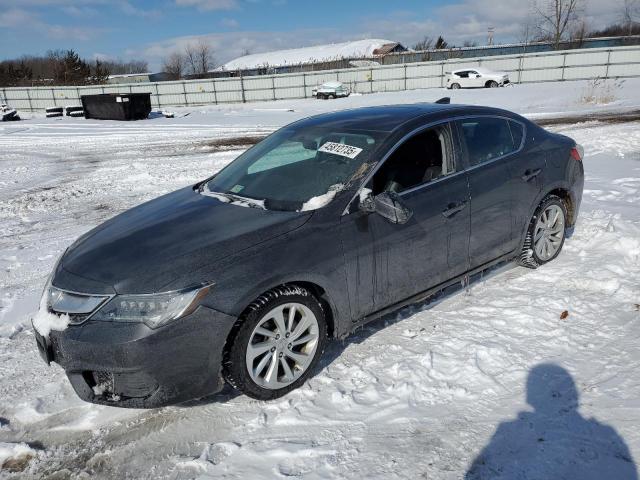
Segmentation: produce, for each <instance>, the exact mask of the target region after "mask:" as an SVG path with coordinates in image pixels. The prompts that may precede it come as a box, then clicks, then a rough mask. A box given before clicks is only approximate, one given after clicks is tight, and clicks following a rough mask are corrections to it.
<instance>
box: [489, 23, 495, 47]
mask: <svg viewBox="0 0 640 480" xmlns="http://www.w3.org/2000/svg"><path fill="white" fill-rule="evenodd" d="M493 32H495V27H489V28H488V29H487V45H493Z"/></svg>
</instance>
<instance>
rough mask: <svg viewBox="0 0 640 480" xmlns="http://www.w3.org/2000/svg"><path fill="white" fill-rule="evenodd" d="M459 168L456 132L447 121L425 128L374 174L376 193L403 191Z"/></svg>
mask: <svg viewBox="0 0 640 480" xmlns="http://www.w3.org/2000/svg"><path fill="white" fill-rule="evenodd" d="M455 171H456V166H455V155H454V148H453V135H452V133H451V126H450V124H448V123H446V124H443V125H438V126H436V127H433V128H429V129H426V130H423V131H422V132H419V133H417V134H415V135H414V136H413V137H411V138H409V139H408V140H406V141H405V142H404V143H403V144H402V145H400V146H399V147H398V148H397V149H396V151H395V152H393V153H392V154H391V156H390V157H389V158H387V160H386V161H385V162H384V164H383V165H382V166H381V167H380V169H379V170H378V171H377V172H376V173H375V174H374V176H373V179H372V182H371V187H370V188H371V190H372V191H373V195H377V194H379V193H382V192H384V191H391V192H395V193H400V192H403V191H405V190H408V189H410V188H413V187H416V186H419V185H422V184H426V183H429V182H431V181H433V180H435V179H437V178H440V177H443V176H446V175H449V174H451V173H453V172H455Z"/></svg>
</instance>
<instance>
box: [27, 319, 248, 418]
mask: <svg viewBox="0 0 640 480" xmlns="http://www.w3.org/2000/svg"><path fill="white" fill-rule="evenodd" d="M235 320H236V319H235V318H234V317H231V316H229V315H225V314H223V313H221V312H218V311H215V310H212V309H210V308H207V307H204V306H200V307H198V309H197V310H196V311H195V312H193V313H192V314H191V315H188V316H186V317H184V318H181V319H179V320H176V321H174V322H172V323H170V324H169V325H166V326H164V327H160V328H158V329H155V330H153V329H150V328H148V327H147V326H146V325H144V324H142V323H117V322H105V321H91V320H89V321H87V322H86V323H84V324H82V325H77V326H74V325H71V326H69V327H68V328H67V329H66V330H64V331H61V332H57V331H52V332H51V333H50V335H49V337H48V338H45V337H42V336H41V335H39V334H38V333H37V332H36V341H37V344H38V349H39V350H40V353H41V355H42V356H43V358H44V359H45V361H47V362H50V361H53V362H55V363H57V364H59V365H60V366H62V368H64V370H65V372H66V374H67V376H68V378H69V381H70V382H71V385H72V386H73V389H74V390H75V391H76V393H77V394H78V396H79V397H80V398H82V399H83V400H85V401H87V402H92V403H97V404H102V405H111V406H116V407H127V408H156V407H161V406H165V405H171V404H175V403H179V402H183V401H186V400H191V399H194V398H198V397H202V396H205V395H209V394H212V393H215V392H217V391H219V390H220V389H221V388H222V386H223V385H224V380H223V379H222V359H223V349H224V344H225V341H226V339H227V336H228V334H229V332H230V330H231V328H232V327H233V324H234V323H235Z"/></svg>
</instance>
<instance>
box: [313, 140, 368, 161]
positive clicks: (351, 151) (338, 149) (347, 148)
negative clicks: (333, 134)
mask: <svg viewBox="0 0 640 480" xmlns="http://www.w3.org/2000/svg"><path fill="white" fill-rule="evenodd" d="M318 151H319V152H325V153H333V154H334V155H340V156H341V157H347V158H351V159H353V158H356V157H357V156H358V155H359V154H360V152H361V151H362V149H361V148H358V147H352V146H351V145H346V144H344V143H334V142H326V143H325V144H324V145H322V146H321V147H320V148H319V149H318Z"/></svg>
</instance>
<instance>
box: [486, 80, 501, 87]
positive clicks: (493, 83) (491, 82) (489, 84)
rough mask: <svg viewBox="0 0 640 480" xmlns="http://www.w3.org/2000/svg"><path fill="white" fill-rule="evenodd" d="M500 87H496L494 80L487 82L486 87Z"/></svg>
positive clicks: (496, 83)
mask: <svg viewBox="0 0 640 480" xmlns="http://www.w3.org/2000/svg"><path fill="white" fill-rule="evenodd" d="M499 86H500V85H498V82H496V81H495V80H491V81H490V82H487V87H489V88H498V87H499Z"/></svg>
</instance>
